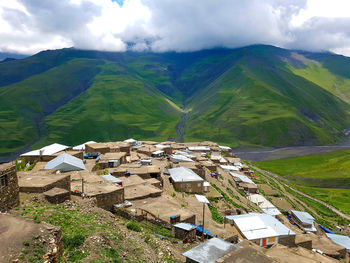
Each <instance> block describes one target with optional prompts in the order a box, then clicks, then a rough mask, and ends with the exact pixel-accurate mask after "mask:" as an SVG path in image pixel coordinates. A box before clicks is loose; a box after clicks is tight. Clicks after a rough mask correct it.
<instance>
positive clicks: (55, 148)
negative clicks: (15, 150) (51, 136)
mask: <svg viewBox="0 0 350 263" xmlns="http://www.w3.org/2000/svg"><path fill="white" fill-rule="evenodd" d="M68 148H69V146H66V145H62V144H59V143H53V144H51V145H48V146H45V147H43V148H41V149H38V150H34V151H30V152H26V153H23V154H21V156H40V152H41V155H42V156H44V155H52V154H55V153H58V152H60V151H63V150H65V149H68Z"/></svg>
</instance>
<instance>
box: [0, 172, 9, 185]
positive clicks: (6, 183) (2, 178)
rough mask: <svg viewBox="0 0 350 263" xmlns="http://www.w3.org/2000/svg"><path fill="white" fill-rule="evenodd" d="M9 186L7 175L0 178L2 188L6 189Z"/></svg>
mask: <svg viewBox="0 0 350 263" xmlns="http://www.w3.org/2000/svg"><path fill="white" fill-rule="evenodd" d="M7 185H8V181H7V174H5V175H2V176H1V177H0V187H5V186H7Z"/></svg>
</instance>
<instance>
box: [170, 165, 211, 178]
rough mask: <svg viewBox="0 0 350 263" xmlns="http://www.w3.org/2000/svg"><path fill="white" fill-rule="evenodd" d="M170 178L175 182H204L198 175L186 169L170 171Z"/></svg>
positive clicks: (179, 168)
mask: <svg viewBox="0 0 350 263" xmlns="http://www.w3.org/2000/svg"><path fill="white" fill-rule="evenodd" d="M168 171H169V173H170V177H171V179H172V180H173V181H174V182H202V181H204V180H203V179H202V178H201V177H200V176H199V175H198V174H196V173H195V172H193V171H192V170H191V169H188V168H185V167H177V168H172V169H168Z"/></svg>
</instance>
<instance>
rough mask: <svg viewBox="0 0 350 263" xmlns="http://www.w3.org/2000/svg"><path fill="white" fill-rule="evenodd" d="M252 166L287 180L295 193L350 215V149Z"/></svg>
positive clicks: (259, 163) (264, 162)
mask: <svg viewBox="0 0 350 263" xmlns="http://www.w3.org/2000/svg"><path fill="white" fill-rule="evenodd" d="M255 165H256V166H258V167H260V168H262V169H264V170H268V171H271V172H274V173H276V174H279V175H280V176H283V177H285V178H287V179H288V180H290V181H291V182H293V184H294V185H295V186H294V187H295V188H297V189H298V190H300V191H302V192H305V193H306V194H308V195H311V196H313V197H315V198H318V199H320V200H322V201H325V202H327V203H329V204H330V205H332V206H334V207H336V208H337V209H339V210H341V211H342V212H344V213H347V214H350V207H349V205H348V204H349V202H350V150H339V151H334V152H330V153H324V154H314V155H308V156H303V157H295V158H286V159H279V160H273V161H262V162H256V163H255ZM344 187H348V189H344Z"/></svg>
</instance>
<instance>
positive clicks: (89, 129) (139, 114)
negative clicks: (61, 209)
mask: <svg viewBox="0 0 350 263" xmlns="http://www.w3.org/2000/svg"><path fill="white" fill-rule="evenodd" d="M349 84H350V59H348V58H345V57H342V56H337V55H333V54H328V53H309V52H301V51H289V50H284V49H280V48H276V47H272V46H263V45H256V46H250V47H244V48H238V49H213V50H203V51H199V52H190V53H135V52H125V53H112V52H98V51H83V50H76V49H62V50H54V51H44V52H40V53H38V54H37V55H34V56H32V57H28V58H25V59H21V60H14V61H8V62H3V63H0V145H1V147H0V154H3V155H6V154H9V153H11V152H13V151H16V150H21V149H23V148H24V147H28V146H31V145H33V144H34V145H35V147H36V146H41V145H43V144H46V143H52V142H61V143H66V144H78V143H81V142H83V141H85V140H90V139H94V140H101V141H103V140H116V139H118V140H119V139H123V138H126V137H136V138H141V137H142V138H147V139H155V140H166V139H168V138H169V137H171V138H174V137H176V131H175V126H176V125H177V124H178V123H180V121H181V116H182V115H183V114H184V112H183V111H182V110H181V109H180V107H182V108H183V109H185V111H186V112H188V113H187V115H186V118H185V120H186V122H184V123H182V124H184V138H185V140H189V141H191V140H204V139H208V140H214V141H218V142H220V143H225V144H228V145H231V146H237V145H245V146H247V145H250V146H260V145H263V146H285V145H312V144H330V143H335V142H338V141H339V140H341V139H342V138H343V137H344V134H343V130H344V129H346V128H348V127H349V126H350V105H349V102H350V95H349V94H350V87H349V86H348V85H349Z"/></svg>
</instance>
